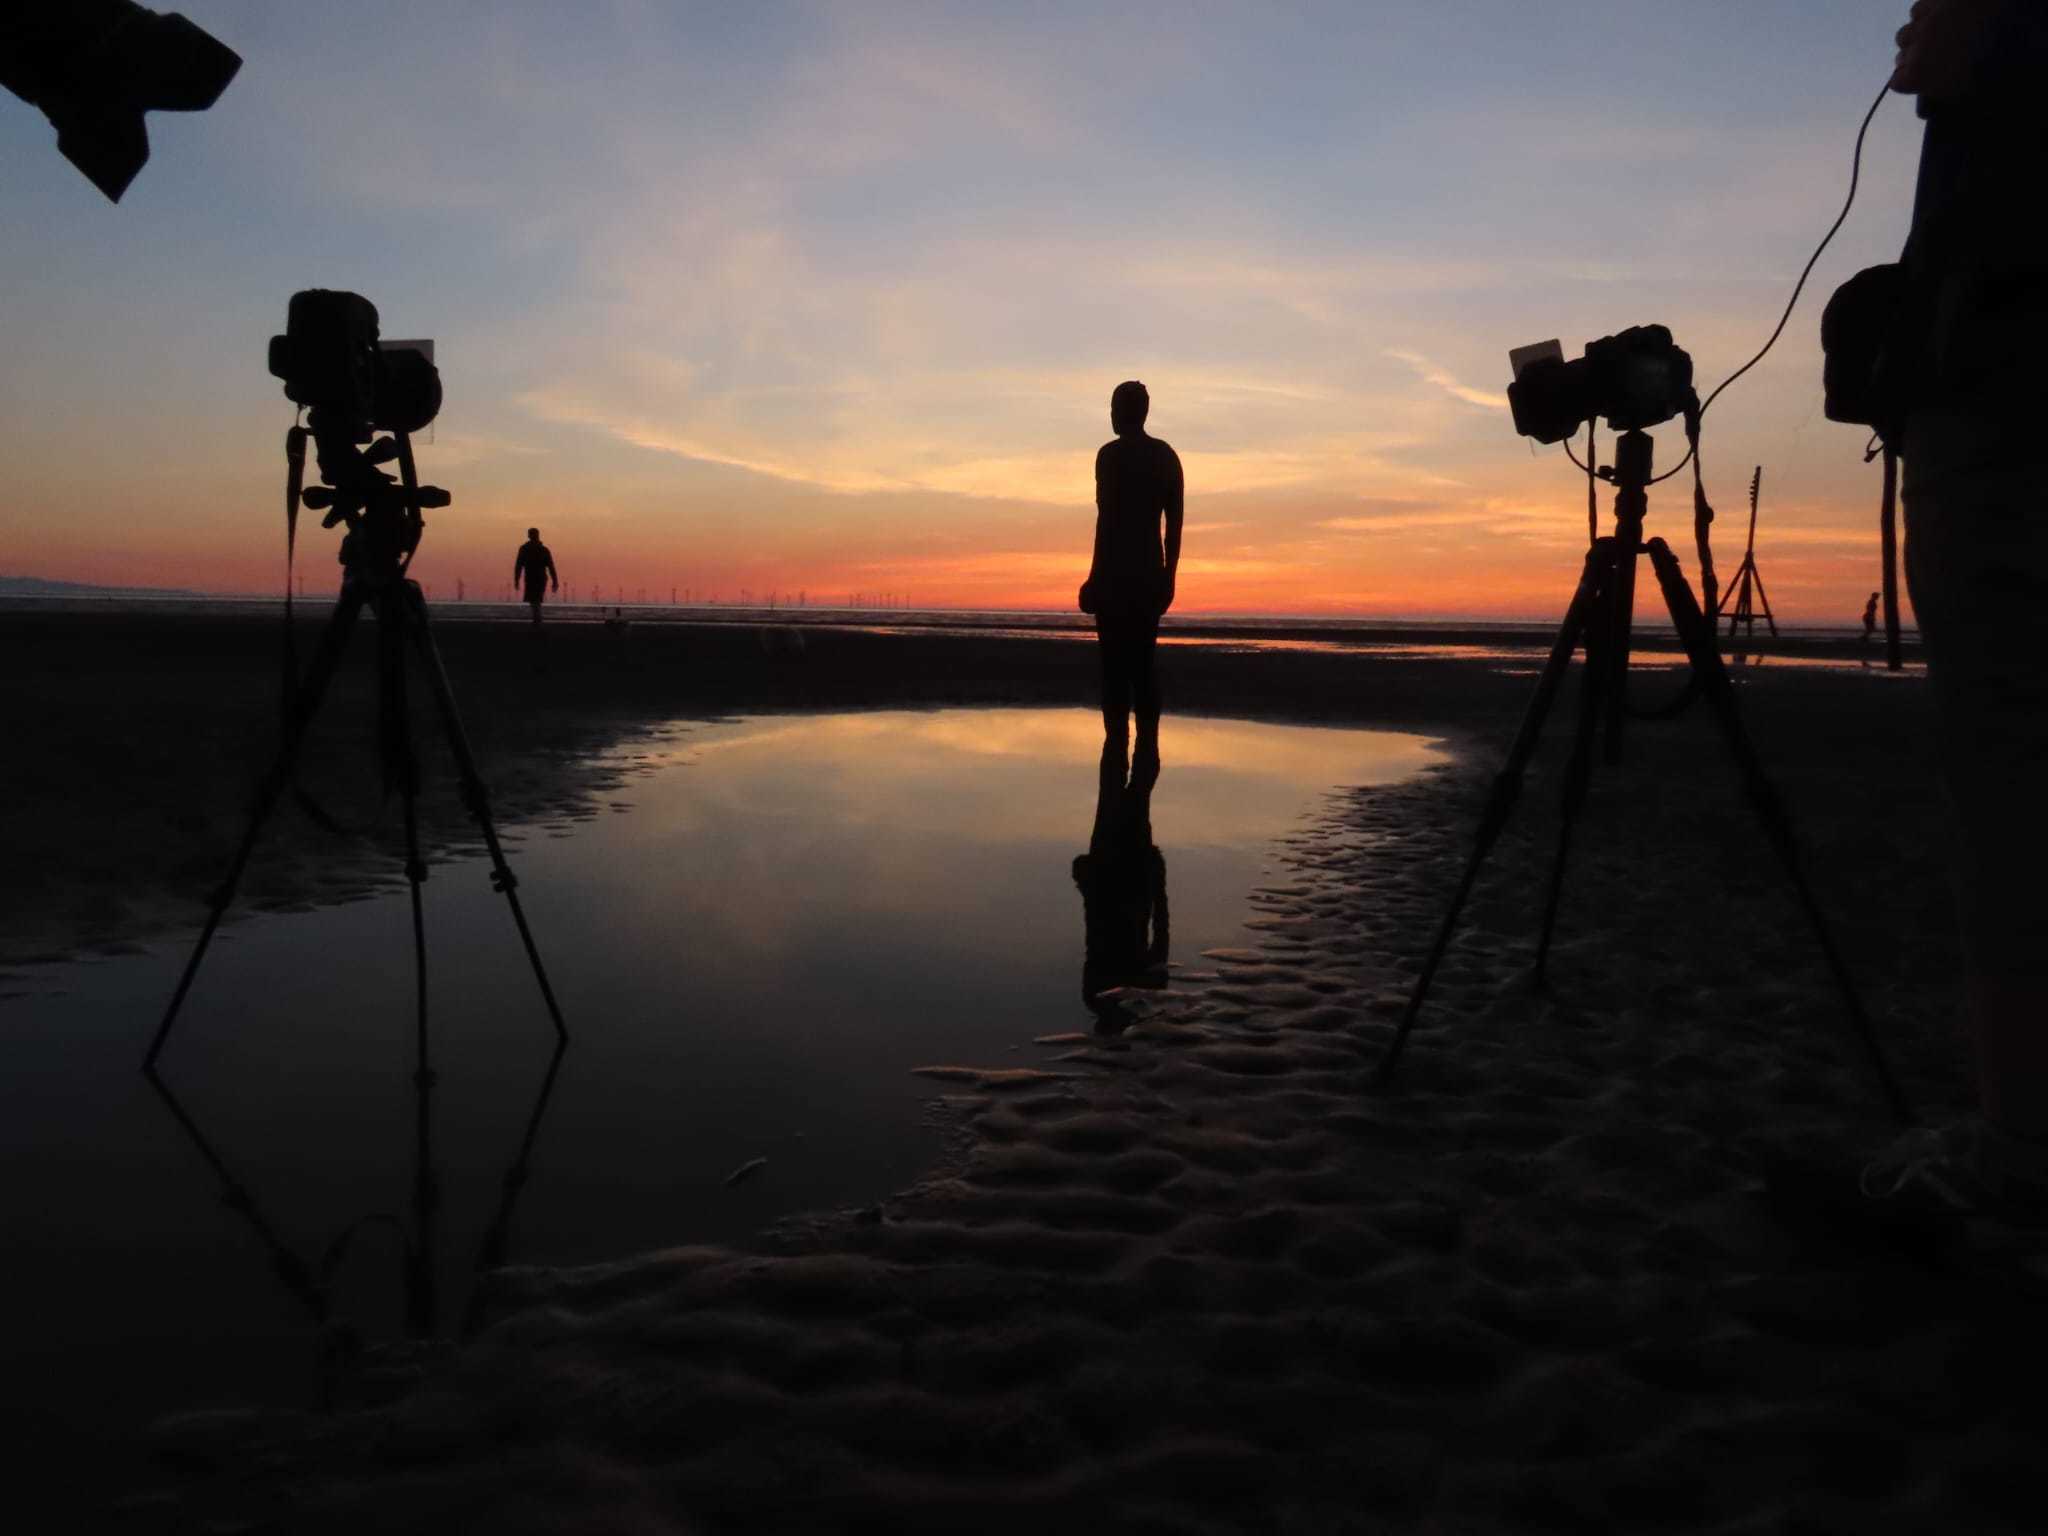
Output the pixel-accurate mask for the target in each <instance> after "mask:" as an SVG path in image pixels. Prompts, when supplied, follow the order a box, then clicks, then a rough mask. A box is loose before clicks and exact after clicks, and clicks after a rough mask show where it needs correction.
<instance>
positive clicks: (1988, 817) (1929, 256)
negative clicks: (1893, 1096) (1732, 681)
mask: <svg viewBox="0 0 2048 1536" xmlns="http://www.w3.org/2000/svg"><path fill="white" fill-rule="evenodd" d="M1898 44H1899V55H1898V65H1897V69H1896V72H1895V73H1894V74H1893V76H1892V89H1893V90H1895V91H1900V92H1903V93H1906V94H1908V95H1913V96H1917V97H1918V98H1919V111H1920V116H1921V117H1922V118H1924V119H1925V120H1926V124H1927V126H1926V130H1925V133H1924V136H1923V138H1922V140H1921V147H1920V175H1919V185H1918V188H1917V191H1916V193H1915V196H1914V200H1913V223H1912V232H1911V233H1910V234H1909V235H1908V236H1907V239H1906V248H1905V251H1904V253H1903V255H1902V257H1901V264H1902V266H1903V269H1904V277H1905V280H1906V284H1907V287H1908V290H1909V291H1910V292H1911V293H1912V294H1913V295H1914V301H1913V303H1912V305H1911V306H1910V311H1909V313H1908V315H1907V316H1904V317H1902V318H1904V319H1909V320H1914V321H1917V322H1918V324H1917V333H1916V334H1915V335H1914V336H1912V337H1911V338H1910V339H1911V341H1912V343H1913V345H1912V347H1911V348H1903V347H1902V350H1910V351H1912V352H1916V353H1917V354H1918V356H1919V357H1920V359H1921V362H1920V366H1919V367H1917V368H1916V369H1915V370H1914V372H1913V374H1912V375H1911V378H1910V381H1909V382H1910V385H1911V389H1910V394H1909V396H1908V398H1907V400H1906V401H1905V416H1906V423H1905V443H1904V458H1905V477H1904V479H1905V486H1904V489H1905V510H1906V580H1907V585H1908V589H1909V590H1910V592H1911V594H1912V599H1913V612H1914V616H1915V617H1916V618H1917V619H1918V620H1919V627H1920V638H1921V644H1922V647H1923V648H1924V653H1925V655H1926V657H1927V679H1928V685H1929V692H1930V693H1931V695H1932V697H1933V703H1934V712H1935V721H1936V725H1937V728H1938V730H1939V736H1938V738H1937V745H1938V747H1939V752H1940V763H1941V771H1942V777H1943V779H1944V780H1945V781H1946V788H1947V791H1948V799H1949V802H1950V823H1951V828H1952V831H1951V834H1950V835H1949V836H1948V837H1947V838H1946V839H1945V847H1946V850H1947V853H1948V857H1949V860H1950V865H1951V873H1952V876H1953V879H1954V883H1955V887H1956V895H1957V906H1958V911H1959V915H1960V918H1961V924H1960V926H1961V929H1962V938H1963V958H1964V971H1965V978H1966V981H1967V992H1968V1002H1969V1017H1970V1031H1971V1037H1972V1045H1973V1053H1974V1055H1975V1058H1976V1078H1977V1102H1978V1111H1979V1112H1978V1116H1977V1117H1976V1118H1975V1119H1974V1120H1970V1121H1964V1122H1962V1123H1961V1124H1958V1125H1955V1126H1951V1127H1949V1128H1947V1129H1946V1130H1943V1131H1940V1132H1923V1133H1920V1140H1919V1142H1918V1143H1917V1145H1916V1144H1914V1143H1911V1142H1905V1141H1902V1142H1901V1143H1900V1144H1899V1145H1898V1146H1896V1147H1894V1149H1893V1151H1892V1153H1891V1154H1889V1155H1888V1156H1887V1158H1885V1159H1880V1160H1879V1162H1877V1163H1874V1164H1872V1165H1871V1167H1870V1168H1869V1169H1866V1170H1865V1176H1864V1188H1865V1192H1866V1193H1869V1194H1878V1195H1888V1194H1907V1193H1909V1192H1910V1193H1912V1194H1914V1195H1917V1196H1918V1197H1920V1198H1922V1199H1926V1198H1929V1197H1932V1198H1933V1199H1936V1200H1939V1201H1940V1202H1941V1203H1942V1204H1944V1205H1947V1206H1949V1207H1951V1208H1957V1209H1960V1210H1962V1211H1964V1212H1968V1213H1974V1214H1977V1215H1980V1216H1986V1217H1989V1218H1991V1219H1993V1220H1998V1221H2002V1222H2007V1223H2011V1224H2013V1225H2018V1226H2024V1227H2028V1228H2035V1229H2038V1228H2040V1227H2043V1226H2048V900H2044V899H2043V895H2042V872H2043V871H2044V870H2048V651H2044V650H2043V648H2042V642H2041V632H2042V621H2043V619H2044V618H2048V487H2044V482H2043V480H2042V476H2041V470H2040V466H2039V464H2038V462H2037V460H2038V451H2037V444H2038V442H2039V438H2040V416H2041V405H2042V400H2043V391H2042V386H2041V377H2042V371H2041V370H2042V357H2043V345H2044V342H2048V246H2044V245H2043V243H2042V241H2041V239H2040V237H2039V235H2038V234H2035V235H2028V236H2020V235H2019V233H2018V232H2019V231H2020V230H2022V229H2026V228H2037V226H2035V225H2033V224H2031V223H2030V222H2029V220H2030V219H2031V218H2032V217H2033V214H2032V213H2030V211H2029V210H2035V209H2036V207H2037V204H2038V203H2039V189H2040V186H2041V177H2042V174H2043V170H2044V167H2048V113H2044V112H2043V111H2042V107H2041V102H2042V98H2043V96H2044V95H2048V5H2042V4H2040V3H2038V0H1918V3H1917V4H1915V5H1914V6H1913V8H1912V15H1911V18H1910V19H1909V20H1908V21H1907V23H1906V25H1905V26H1904V27H1903V28H1901V29H1900V31H1899V34H1898ZM1907 339H1908V338H1906V337H1904V336H1902V337H1900V338H1897V339H1896V342H1895V344H1899V343H1903V342H1904V341H1906V340H1907Z"/></svg>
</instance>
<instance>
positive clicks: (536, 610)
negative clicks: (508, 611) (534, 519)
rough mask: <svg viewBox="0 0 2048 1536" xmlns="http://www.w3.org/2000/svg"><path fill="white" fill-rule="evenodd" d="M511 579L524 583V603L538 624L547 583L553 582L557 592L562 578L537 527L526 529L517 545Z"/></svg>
mask: <svg viewBox="0 0 2048 1536" xmlns="http://www.w3.org/2000/svg"><path fill="white" fill-rule="evenodd" d="M512 579H513V580H514V581H517V582H522V583H523V584H524V586H525V589H526V605H527V606H528V607H529V608H531V609H532V610H533V622H534V623H536V624H538V623H539V622H540V605H541V602H542V600H543V599H544V598H545V597H546V596H547V589H548V583H549V582H553V583H554V587H555V590H556V591H557V592H559V591H561V590H562V578H561V577H559V576H557V575H556V574H555V557H554V556H553V555H552V554H550V553H549V552H548V547H547V545H545V544H543V543H541V541H540V530H539V529H538V528H529V529H527V530H526V542H525V543H524V544H522V545H520V546H519V554H518V555H517V557H515V558H514V560H513V561H512Z"/></svg>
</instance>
